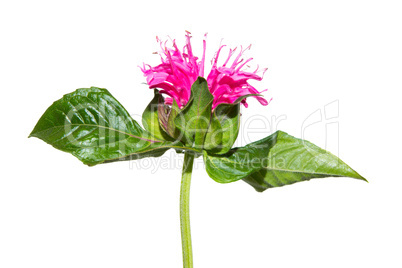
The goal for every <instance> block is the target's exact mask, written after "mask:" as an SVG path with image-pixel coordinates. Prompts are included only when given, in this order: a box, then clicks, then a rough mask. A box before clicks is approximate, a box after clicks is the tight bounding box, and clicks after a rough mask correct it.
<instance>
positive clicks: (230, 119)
mask: <svg viewBox="0 0 402 268" xmlns="http://www.w3.org/2000/svg"><path fill="white" fill-rule="evenodd" d="M251 96H260V95H259V94H248V95H245V96H241V97H240V98H238V99H237V100H236V101H235V102H233V103H222V104H219V105H218V106H216V107H215V109H214V111H213V113H212V117H211V124H210V125H209V128H208V132H207V133H206V135H205V141H204V149H205V150H207V151H209V152H211V153H213V154H225V153H227V152H228V151H229V150H230V149H231V148H232V146H233V144H234V143H235V141H236V139H237V136H238V134H239V128H240V103H241V101H242V100H243V99H245V98H248V97H251Z"/></svg>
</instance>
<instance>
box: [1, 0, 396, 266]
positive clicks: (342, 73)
mask: <svg viewBox="0 0 402 268" xmlns="http://www.w3.org/2000/svg"><path fill="white" fill-rule="evenodd" d="M262 3H265V4H262ZM401 12H402V8H401V5H400V1H350V0H348V1H264V2H263V1H255V0H249V1H198V2H190V1H142V2H141V3H136V2H135V1H109V2H106V1H64V2H62V1H2V2H1V4H0V34H1V36H0V38H1V42H0V89H1V105H0V109H1V119H2V124H1V132H0V135H1V142H2V150H1V152H2V153H1V162H0V163H1V169H0V172H1V179H0V267H2V268H12V267H13V268H14V267H18V268H30V267H41V268H45V267H52V268H54V267H58V268H59V267H68V268H70V267H74V268H81V267H82V268H84V267H85V268H90V267H97V268H100V267H119V268H125V267H141V268H148V267H150V268H152V267H181V265H182V264H181V244H180V229H179V210H178V207H179V186H180V174H181V168H180V165H179V163H178V162H179V161H181V160H182V158H181V157H175V156H174V153H173V152H170V151H169V152H168V153H166V155H165V156H166V157H165V158H162V159H161V160H159V161H162V160H163V159H164V160H163V161H165V162H164V165H162V164H161V162H158V163H156V162H149V161H148V162H146V161H145V162H144V161H141V162H136V163H132V162H131V163H129V162H121V163H114V164H108V165H100V166H96V167H92V168H89V167H87V166H85V165H83V164H81V163H80V162H79V161H78V160H77V159H75V158H74V157H73V156H71V155H69V154H66V153H63V152H60V151H57V150H55V149H53V148H52V147H51V146H49V145H47V144H45V143H44V142H42V141H40V140H38V139H27V136H28V134H29V133H30V131H31V130H32V129H33V127H34V125H35V123H36V121H37V120H38V119H39V117H40V116H41V115H42V113H43V112H44V111H45V109H46V108H47V107H48V106H50V105H51V104H52V102H53V101H55V100H57V99H59V98H60V97H61V96H62V95H63V94H66V93H69V92H72V91H74V90H75V89H76V88H79V87H90V86H98V87H104V88H107V89H109V91H110V92H111V93H112V94H113V95H114V96H115V97H116V98H117V99H118V100H119V101H120V102H121V103H122V104H123V105H124V106H125V107H126V109H127V110H128V111H129V112H130V113H131V114H132V115H133V117H135V118H137V119H138V115H139V114H141V113H142V111H143V109H144V108H145V106H146V105H147V103H148V102H149V101H150V99H151V98H152V95H153V93H152V90H149V89H148V88H147V86H146V85H144V84H142V83H143V82H144V81H145V79H144V78H143V77H142V73H141V72H140V70H139V68H138V67H137V65H141V64H142V62H149V63H152V64H156V63H158V60H159V58H158V56H157V55H153V54H152V52H155V51H157V50H158V49H159V47H158V44H157V43H156V40H155V36H157V35H158V36H160V37H161V38H163V39H165V38H167V36H168V35H169V36H170V37H172V38H176V40H177V42H178V44H179V47H182V45H183V41H184V33H185V32H184V31H185V30H188V31H190V32H192V34H193V36H194V38H193V39H192V40H193V46H194V50H195V53H197V54H199V55H200V53H201V50H200V49H201V42H202V38H203V35H204V33H206V32H208V39H207V46H208V49H207V59H211V57H212V56H213V53H214V51H215V50H216V49H217V48H218V46H219V43H220V42H221V39H222V38H223V43H225V44H228V45H229V46H231V47H233V46H237V45H249V44H252V49H251V51H249V52H247V54H246V55H247V56H250V57H251V56H252V57H253V58H254V61H253V62H252V66H256V65H257V64H259V65H260V66H261V67H268V68H269V70H268V71H267V73H266V75H265V78H264V80H263V81H262V82H258V83H254V84H253V85H255V86H256V87H257V88H258V89H260V90H261V89H265V88H268V89H269V90H268V92H266V93H265V96H266V97H267V98H271V97H273V100H272V102H271V103H270V104H269V105H268V106H267V107H262V106H260V105H259V103H258V102H256V101H255V100H250V101H249V104H250V107H249V108H248V109H243V110H242V113H243V119H242V120H243V123H244V122H246V120H247V119H248V118H250V117H252V116H253V115H256V114H257V115H259V116H261V118H268V119H269V122H271V125H266V121H264V120H261V122H262V123H261V124H257V126H255V125H254V126H253V128H254V130H253V131H251V132H252V133H251V134H250V135H252V136H247V135H249V134H247V133H249V132H246V130H245V129H244V128H243V129H242V133H241V137H240V139H239V142H240V143H241V145H244V142H246V139H247V137H248V139H250V140H257V139H260V138H263V137H265V136H266V135H268V134H270V133H271V132H272V131H274V130H276V129H282V130H284V131H286V132H288V133H289V134H292V135H294V136H296V137H301V135H302V131H303V129H306V125H305V124H304V125H303V122H305V120H306V119H308V118H309V116H310V115H311V114H312V113H314V112H316V111H324V110H323V107H324V106H325V105H327V104H330V103H333V102H335V104H336V103H338V104H339V108H337V106H333V105H330V106H331V107H332V108H331V109H335V112H333V113H335V115H336V113H337V112H339V116H338V117H336V118H333V119H331V120H332V121H331V122H333V123H334V124H332V125H328V124H327V122H325V120H324V121H323V122H319V123H316V124H313V125H311V126H309V128H308V131H307V130H306V131H305V136H304V138H306V139H308V140H310V141H312V142H314V143H316V144H317V145H319V146H321V147H324V148H327V149H329V150H331V151H333V152H334V153H336V154H338V155H339V156H340V158H341V159H343V160H344V161H345V162H346V163H348V164H349V165H350V166H351V167H352V168H354V169H355V170H357V171H358V172H359V173H361V174H362V175H363V176H364V177H366V178H367V179H368V180H369V181H370V183H364V182H362V181H359V180H354V179H350V178H327V179H319V180H312V181H310V182H303V183H299V184H294V185H291V186H286V187H281V188H276V189H270V190H267V191H266V192H264V193H257V192H255V191H254V190H253V189H252V188H251V187H250V186H248V185H247V184H245V183H244V182H242V181H239V182H236V183H232V184H227V185H221V184H218V183H216V182H214V181H213V180H211V179H210V178H209V177H208V175H207V174H206V172H205V170H204V168H203V163H202V159H199V160H198V161H197V162H196V164H197V165H196V168H195V172H194V175H193V181H192V193H191V220H192V233H193V250H194V261H195V267H197V268H218V267H219V268H221V267H230V268H237V267H239V268H244V267H252V268H262V267H274V268H282V267H283V268H284V267H286V268H287V267H292V268H293V267H309V268H313V267H320V268H322V267H344V268H349V267H388V268H392V267H402V259H401V258H400V253H401V251H402V242H401V241H402V231H401V230H402V229H401V225H402V220H401V204H402V197H401V196H402V195H401V191H402V190H401V189H402V178H401V175H400V171H399V167H400V165H401V160H402V159H401V156H400V152H401V150H402V147H401V142H400V134H401V126H400V122H401V119H400V118H401V115H402V113H401V112H402V110H401V105H400V102H401V100H400V97H401V94H400V92H401V90H402V79H401V73H402V49H401V48H402V35H401V32H402V31H401V25H402V16H401ZM209 67H210V65H209V61H208V64H207V69H208V68H209ZM334 107H335V108H334ZM279 116H282V118H284V117H283V116H286V120H282V121H280V122H279V123H278V122H277V123H272V122H273V121H272V118H275V117H279ZM263 121H264V122H263ZM274 121H275V120H274ZM263 123H264V124H265V125H262V124H263ZM261 126H262V127H261ZM328 126H330V127H328ZM256 127H259V128H260V129H257V130H256V129H255V128H256ZM249 128H251V127H250V126H249ZM261 128H263V129H261ZM167 157H169V158H167ZM166 159H172V160H171V161H172V162H171V163H169V162H167V161H168V160H166ZM152 161H156V160H155V159H153V160H152ZM155 167H159V169H157V170H154V169H155Z"/></svg>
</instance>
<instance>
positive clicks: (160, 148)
mask: <svg viewBox="0 0 402 268" xmlns="http://www.w3.org/2000/svg"><path fill="white" fill-rule="evenodd" d="M244 97H247V96H244ZM244 97H243V98H244ZM241 100H242V98H241V99H239V100H238V101H236V102H235V103H233V104H220V105H218V106H217V107H216V108H215V109H214V111H212V110H211V107H212V101H213V96H212V95H211V93H210V92H209V90H208V85H207V82H206V81H205V79H204V78H201V77H200V78H198V79H197V81H196V82H195V83H194V84H193V86H192V88H191V98H190V100H189V102H188V103H187V104H186V106H185V107H183V108H182V109H179V107H178V105H177V104H176V103H175V102H173V105H171V106H168V105H166V104H165V103H164V99H163V97H162V95H160V94H159V92H158V91H157V90H155V97H154V98H153V99H152V101H151V102H150V103H149V105H148V106H147V108H146V109H145V111H144V113H143V115H142V123H143V126H144V128H142V127H141V126H140V125H139V124H138V123H137V122H136V121H135V120H133V119H132V118H131V117H130V115H129V113H128V112H127V111H126V110H125V109H124V107H123V106H122V105H121V104H120V103H119V102H118V101H117V100H116V99H115V98H114V97H113V96H112V95H111V94H110V93H109V92H108V91H107V90H106V89H101V88H96V87H91V88H80V89H77V90H76V91H75V92H73V93H70V94H67V95H65V96H64V97H63V98H61V99H60V100H58V101H56V102H54V103H53V104H52V105H51V106H50V107H49V108H48V109H47V110H46V112H45V113H44V114H43V115H42V117H41V118H40V120H39V122H38V123H37V124H36V126H35V128H34V130H33V131H32V133H31V134H30V137H37V138H40V139H42V140H43V141H45V142H47V143H49V144H51V145H52V146H53V147H55V148H56V149H59V150H62V151H64V152H68V153H71V154H72V155H74V156H76V157H77V158H78V159H79V160H81V161H82V162H83V163H84V164H87V165H90V166H93V165H96V164H100V163H106V162H113V161H119V160H132V159H139V158H144V157H158V156H161V155H162V154H164V153H165V152H166V151H167V150H168V149H170V148H173V149H176V151H177V152H179V153H181V152H190V153H192V154H195V155H196V156H199V155H203V157H204V162H205V166H206V170H207V173H208V174H209V176H210V177H211V178H212V179H214V180H215V181H217V182H220V183H228V182H233V181H237V180H243V181H245V182H247V183H248V184H250V185H251V186H253V187H254V188H255V189H256V190H257V191H264V190H266V189H268V188H272V187H278V186H283V185H288V184H292V183H295V182H299V181H304V180H309V179H312V178H323V177H351V178H356V179H361V180H365V179H364V178H363V177H362V176H360V175H359V174H358V173H357V172H356V171H354V170H353V169H351V168H350V167H349V166H348V165H346V164H345V163H344V162H342V161H341V160H340V159H339V158H337V157H336V156H334V155H332V154H331V153H329V152H327V151H325V150H323V149H320V148H319V147H317V146H315V145H314V144H312V143H310V142H308V141H304V140H301V139H297V138H294V137H292V136H290V135H288V134H286V133H284V132H282V131H278V132H276V133H274V134H272V135H270V136H269V137H266V138H264V139H261V140H259V141H256V142H253V143H250V144H248V145H246V146H244V147H240V148H233V149H232V146H233V143H234V142H235V140H236V138H237V135H238V132H239V125H240V101H241Z"/></svg>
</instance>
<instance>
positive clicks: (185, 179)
mask: <svg viewBox="0 0 402 268" xmlns="http://www.w3.org/2000/svg"><path fill="white" fill-rule="evenodd" d="M193 162H194V154H193V153H191V152H186V153H185V154H184V163H183V173H182V177H181V187H180V228H181V244H182V249H183V268H193V250H192V247H191V230H190V184H191V173H192V171H193Z"/></svg>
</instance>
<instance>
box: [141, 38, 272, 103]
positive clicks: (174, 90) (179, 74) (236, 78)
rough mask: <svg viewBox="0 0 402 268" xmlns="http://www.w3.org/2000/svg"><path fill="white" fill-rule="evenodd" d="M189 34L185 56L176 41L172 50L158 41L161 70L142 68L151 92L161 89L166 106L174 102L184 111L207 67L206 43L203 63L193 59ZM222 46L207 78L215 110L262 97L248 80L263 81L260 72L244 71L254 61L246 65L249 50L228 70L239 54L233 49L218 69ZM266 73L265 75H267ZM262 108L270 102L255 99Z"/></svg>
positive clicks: (164, 43)
mask: <svg viewBox="0 0 402 268" xmlns="http://www.w3.org/2000/svg"><path fill="white" fill-rule="evenodd" d="M190 38H191V36H190V33H189V32H187V33H186V45H185V46H184V48H183V52H181V51H180V49H179V48H178V47H177V45H176V42H175V40H173V47H172V48H168V47H167V46H166V42H162V41H161V40H159V39H157V40H158V42H159V43H160V45H161V48H162V51H163V52H162V53H160V56H161V60H162V63H161V64H159V65H158V66H155V67H152V66H150V65H145V64H144V66H143V67H142V68H141V70H142V72H143V73H144V76H145V77H146V79H147V83H148V85H149V88H159V89H160V93H162V94H166V95H168V96H169V97H167V98H166V99H165V103H166V104H172V102H173V99H174V100H175V101H176V103H177V104H178V106H179V107H180V108H182V107H183V106H185V105H186V104H187V102H188V100H189V99H190V95H191V85H192V84H193V83H194V82H195V81H196V80H197V78H198V77H199V76H201V77H204V66H205V48H206V42H205V39H204V40H203V54H202V58H201V60H199V58H198V57H196V56H194V54H193V51H192V48H191V42H190ZM224 47H225V45H222V46H221V47H220V48H219V49H218V51H217V52H216V55H215V57H214V59H213V61H212V68H211V72H210V73H209V75H208V76H207V79H206V80H207V83H208V88H209V90H210V92H211V94H212V95H213V96H214V101H213V104H212V109H214V108H215V107H216V106H218V105H219V104H221V103H233V102H235V101H236V100H237V99H238V98H240V97H242V96H246V95H249V94H260V93H261V92H263V91H266V90H263V91H258V90H257V89H255V88H254V87H253V86H251V85H250V84H249V83H248V82H247V80H249V79H253V80H258V81H261V80H262V76H259V75H258V74H257V72H258V68H257V69H256V70H255V71H254V72H245V71H242V70H241V69H242V68H243V67H244V66H245V65H246V64H247V63H248V62H250V61H251V60H252V58H249V59H247V60H246V61H244V60H243V59H242V58H241V56H242V55H243V52H244V51H245V50H247V49H248V48H249V47H247V48H246V49H244V50H243V49H240V52H239V53H238V54H237V56H236V58H235V59H234V60H233V62H232V64H231V65H230V66H229V65H228V62H229V60H230V59H231V58H232V56H233V54H234V53H235V52H236V48H235V49H230V51H229V55H228V57H227V59H226V61H225V63H224V64H223V65H222V66H220V67H218V58H219V54H220V53H221V50H222V48H224ZM265 71H266V69H264V70H263V71H262V73H263V74H264V72H265ZM253 97H254V98H256V99H257V100H258V101H259V102H260V103H261V104H262V105H268V101H267V100H266V99H264V98H263V97H261V96H253ZM241 103H242V104H243V105H244V106H245V107H247V106H248V105H247V102H246V99H245V98H244V99H243V100H242V101H241Z"/></svg>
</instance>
